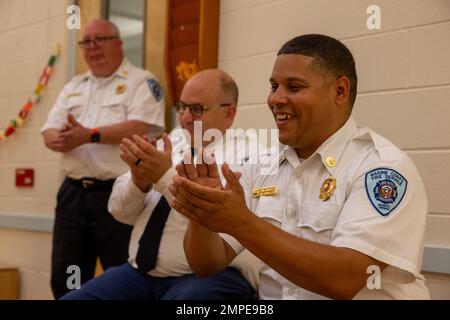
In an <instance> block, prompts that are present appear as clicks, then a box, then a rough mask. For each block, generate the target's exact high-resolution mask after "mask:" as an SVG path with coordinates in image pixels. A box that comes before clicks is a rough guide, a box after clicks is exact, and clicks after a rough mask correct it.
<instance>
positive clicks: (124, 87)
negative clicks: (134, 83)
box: [116, 83, 127, 94]
mask: <svg viewBox="0 0 450 320" xmlns="http://www.w3.org/2000/svg"><path fill="white" fill-rule="evenodd" d="M126 90H127V85H126V84H125V83H121V84H119V85H118V86H117V87H116V94H122V93H124V92H125V91H126Z"/></svg>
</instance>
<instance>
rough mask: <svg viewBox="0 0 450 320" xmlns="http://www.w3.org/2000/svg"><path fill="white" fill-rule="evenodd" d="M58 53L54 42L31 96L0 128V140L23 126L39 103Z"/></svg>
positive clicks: (59, 49) (59, 51)
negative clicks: (6, 124)
mask: <svg viewBox="0 0 450 320" xmlns="http://www.w3.org/2000/svg"><path fill="white" fill-rule="evenodd" d="M60 54H61V45H60V44H59V43H58V44H56V48H55V51H54V53H53V54H52V55H51V56H50V58H49V59H48V62H47V65H46V66H45V68H44V70H43V71H42V74H41V76H40V77H39V81H38V84H37V85H36V88H35V89H34V92H33V94H32V95H31V97H30V98H29V99H28V101H27V102H26V103H25V104H24V105H23V106H22V109H21V110H20V112H19V114H18V116H17V117H16V118H15V119H13V120H11V122H10V124H9V125H8V127H7V128H6V129H4V130H0V141H3V140H5V139H6V138H8V137H9V136H11V135H12V134H13V133H14V132H15V131H16V129H17V128H21V127H23V125H24V123H25V119H26V118H27V116H28V114H29V113H30V111H31V109H32V108H33V106H34V105H37V104H38V103H39V101H40V99H41V96H42V94H43V92H44V90H45V88H46V86H47V83H48V80H49V79H50V76H51V74H52V69H53V66H54V65H55V63H56V61H57V59H58V57H59V55H60Z"/></svg>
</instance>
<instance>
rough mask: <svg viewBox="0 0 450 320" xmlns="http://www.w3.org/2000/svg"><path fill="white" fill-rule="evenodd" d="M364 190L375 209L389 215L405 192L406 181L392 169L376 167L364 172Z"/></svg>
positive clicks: (383, 214)
mask: <svg viewBox="0 0 450 320" xmlns="http://www.w3.org/2000/svg"><path fill="white" fill-rule="evenodd" d="M365 184H366V192H367V196H368V197H369V200H370V202H371V203H372V205H373V207H374V208H375V210H377V211H378V213H379V214H381V215H382V216H387V215H389V214H390V213H391V212H392V211H393V210H394V209H395V208H396V207H397V206H398V205H399V204H400V202H401V201H402V199H403V197H404V196H405V194H406V189H407V186H408V181H407V180H406V179H405V177H403V176H402V175H401V174H400V173H398V172H397V171H395V170H393V169H388V168H377V169H374V170H372V171H369V172H368V173H366V179H365Z"/></svg>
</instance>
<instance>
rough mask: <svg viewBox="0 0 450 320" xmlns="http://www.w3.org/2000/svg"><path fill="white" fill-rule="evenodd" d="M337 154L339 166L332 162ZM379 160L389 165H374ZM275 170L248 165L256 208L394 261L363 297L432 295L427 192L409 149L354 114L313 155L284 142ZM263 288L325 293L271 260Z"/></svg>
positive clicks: (287, 294) (317, 236) (246, 183)
mask: <svg viewBox="0 0 450 320" xmlns="http://www.w3.org/2000/svg"><path fill="white" fill-rule="evenodd" d="M329 157H332V158H334V160H335V162H336V164H335V166H329V165H327V163H328V164H329V162H327V158H329ZM278 166H279V168H278ZM378 168H384V169H382V171H379V170H375V171H372V170H374V169H378ZM395 172H397V174H395ZM272 173H273V174H272V175H261V174H259V169H258V166H257V165H255V166H253V165H249V166H245V167H244V168H243V176H242V178H241V184H242V185H243V187H244V189H245V191H246V197H247V198H246V201H247V205H248V207H249V208H250V210H252V211H253V212H254V213H255V214H257V215H258V216H259V217H262V218H264V219H266V220H267V221H269V222H271V223H272V224H274V225H275V226H277V227H279V228H281V229H282V230H284V231H286V232H288V233H291V234H294V235H297V236H298V237H301V238H304V239H307V240H311V241H314V242H318V243H323V244H330V245H333V246H337V247H347V248H352V249H354V250H357V251H359V252H362V253H364V254H366V255H368V256H371V257H373V258H375V259H377V260H380V261H382V262H384V263H386V264H388V266H387V267H386V269H385V270H384V271H383V272H382V273H381V289H372V290H369V289H368V288H367V287H364V288H363V289H362V290H361V291H360V292H359V293H358V294H357V295H356V296H355V299H358V298H360V299H427V298H429V293H428V290H427V288H426V286H425V284H424V278H423V276H422V275H421V274H420V269H421V264H422V255H423V245H424V231H425V220H426V215H427V199H426V195H425V190H424V186H423V183H422V181H421V178H420V176H419V173H418V172H417V169H416V168H415V166H414V164H413V162H412V161H411V159H410V158H409V157H408V156H407V155H406V154H405V153H404V152H402V151H401V150H400V149H398V148H397V147H395V146H394V145H393V144H392V143H391V142H389V141H388V140H386V139H385V138H383V137H381V136H379V135H378V134H376V133H375V132H373V131H372V130H370V129H368V128H362V127H358V126H357V125H356V122H355V121H354V120H353V119H352V118H350V119H349V120H348V121H347V123H346V124H345V125H344V126H343V127H342V128H341V129H340V130H339V131H337V132H336V133H335V134H334V135H333V136H331V137H330V138H329V139H327V141H325V142H324V143H323V144H322V145H321V146H320V147H319V148H318V150H317V151H316V152H315V153H314V154H313V155H312V156H311V157H310V158H308V159H306V160H300V159H299V158H298V156H297V154H296V152H295V150H294V149H293V148H290V147H287V146H285V147H284V148H281V151H280V155H279V162H278V163H276V166H274V167H273V171H272ZM386 173H387V174H388V175H389V176H387V175H386ZM398 174H399V175H398ZM331 176H332V177H334V178H335V179H336V185H337V187H336V189H335V191H334V193H333V195H332V196H331V198H330V199H329V200H328V201H324V200H321V199H320V198H319V195H320V193H321V187H322V185H323V183H324V181H325V180H326V179H328V178H330V177H331ZM402 178H403V179H402ZM389 181H390V182H389ZM392 181H394V182H392ZM405 181H406V183H405ZM376 183H381V184H386V183H387V184H389V183H391V187H392V188H391V189H389V187H387V188H386V191H387V193H386V195H385V199H382V200H383V201H381V200H377V197H379V196H380V194H379V193H380V192H379V191H380V186H379V185H378V186H375V185H376ZM366 185H367V187H366ZM269 186H276V187H277V188H278V193H277V194H276V195H272V196H261V197H260V198H252V196H251V194H252V191H253V190H255V189H257V188H261V187H269ZM389 190H390V191H394V197H390V196H389V193H388V191H389ZM392 201H393V203H389V202H392ZM372 202H373V203H374V204H372ZM380 212H381V213H380ZM224 238H225V240H226V241H227V242H228V243H229V244H230V245H231V246H232V247H233V248H234V250H235V251H236V252H239V251H240V250H242V246H241V245H240V243H239V242H237V241H236V240H235V239H234V238H232V237H230V236H227V235H225V236H224ZM371 275H372V274H371V273H368V275H367V277H368V278H369V276H371ZM259 293H260V297H261V298H262V299H323V298H325V297H323V296H320V295H318V294H315V293H313V292H310V291H307V290H304V289H302V288H300V287H298V286H296V285H295V284H293V283H291V282H290V281H288V280H287V279H285V278H284V277H282V276H281V275H280V274H278V273H277V272H276V271H274V270H273V269H272V268H270V267H269V266H267V265H266V264H264V263H263V264H262V270H261V273H260V287H259Z"/></svg>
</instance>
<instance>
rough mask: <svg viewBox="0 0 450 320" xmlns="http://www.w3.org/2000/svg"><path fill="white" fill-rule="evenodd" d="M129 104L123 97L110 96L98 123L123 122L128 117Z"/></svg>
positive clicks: (102, 124)
mask: <svg viewBox="0 0 450 320" xmlns="http://www.w3.org/2000/svg"><path fill="white" fill-rule="evenodd" d="M127 108H128V106H127V104H126V102H125V101H124V99H123V98H117V97H114V98H110V99H107V100H106V101H105V103H104V104H103V106H102V107H101V110H100V114H99V117H98V119H97V122H96V125H97V126H98V127H101V126H108V125H112V124H117V123H120V122H123V121H125V120H126V119H127Z"/></svg>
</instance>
